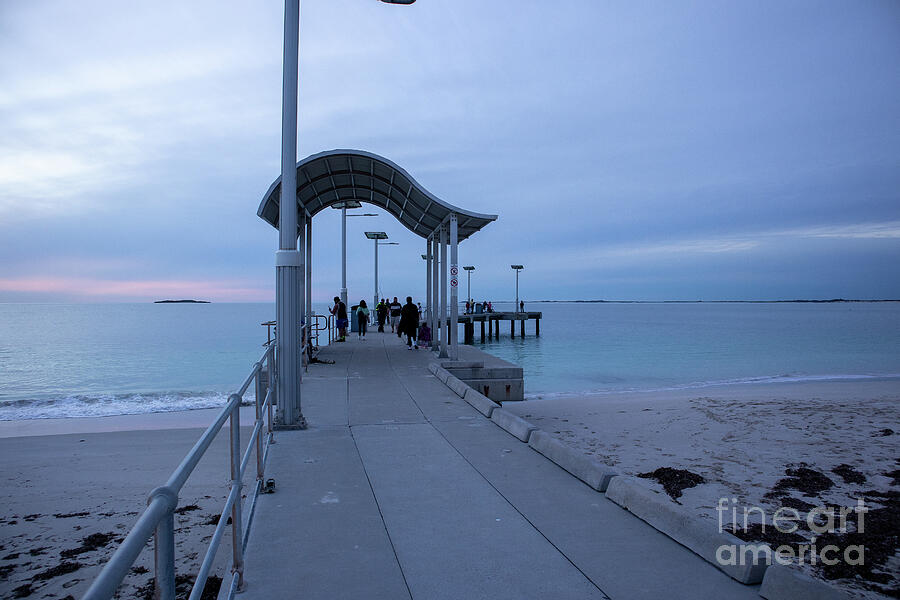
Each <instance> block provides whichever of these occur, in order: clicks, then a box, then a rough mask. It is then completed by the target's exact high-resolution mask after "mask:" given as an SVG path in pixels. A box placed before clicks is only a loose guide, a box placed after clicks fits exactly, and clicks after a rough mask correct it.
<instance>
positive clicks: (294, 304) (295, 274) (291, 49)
mask: <svg viewBox="0 0 900 600" xmlns="http://www.w3.org/2000/svg"><path fill="white" fill-rule="evenodd" d="M299 33H300V0H285V3H284V70H283V73H282V96H281V199H280V209H279V211H278V212H279V215H278V233H279V236H278V238H279V242H278V248H279V250H278V252H277V253H276V255H275V278H276V283H275V318H276V320H277V328H278V335H277V338H276V342H275V344H276V361H277V363H278V369H277V370H278V382H277V385H276V389H277V390H278V424H279V425H281V426H284V427H298V426H299V427H303V426H305V422H304V420H303V414H302V413H301V411H300V372H301V367H300V356H299V353H298V350H299V341H298V339H297V338H298V337H299V336H298V333H299V331H298V330H299V326H300V303H299V298H297V295H296V294H297V291H298V280H300V278H301V275H302V268H303V266H302V262H301V260H300V253H299V252H298V251H297V68H298V64H297V63H298V58H299V57H298V49H299Z"/></svg>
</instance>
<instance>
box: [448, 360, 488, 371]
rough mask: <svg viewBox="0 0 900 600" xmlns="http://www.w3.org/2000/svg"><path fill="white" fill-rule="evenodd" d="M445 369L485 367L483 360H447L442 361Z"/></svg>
mask: <svg viewBox="0 0 900 600" xmlns="http://www.w3.org/2000/svg"><path fill="white" fill-rule="evenodd" d="M441 366H442V367H444V368H445V369H483V368H484V361H483V360H445V361H444V362H442V363H441Z"/></svg>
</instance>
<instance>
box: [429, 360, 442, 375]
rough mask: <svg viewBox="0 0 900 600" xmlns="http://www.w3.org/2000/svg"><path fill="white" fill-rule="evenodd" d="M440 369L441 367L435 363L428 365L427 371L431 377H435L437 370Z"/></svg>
mask: <svg viewBox="0 0 900 600" xmlns="http://www.w3.org/2000/svg"><path fill="white" fill-rule="evenodd" d="M440 368H441V366H440V365H439V364H437V363H428V370H429V371H431V373H432V375H437V372H438V369H440Z"/></svg>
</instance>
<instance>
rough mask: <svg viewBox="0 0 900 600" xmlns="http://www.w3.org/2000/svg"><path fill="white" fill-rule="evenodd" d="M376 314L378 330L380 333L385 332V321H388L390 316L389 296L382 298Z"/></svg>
mask: <svg viewBox="0 0 900 600" xmlns="http://www.w3.org/2000/svg"><path fill="white" fill-rule="evenodd" d="M375 314H376V315H377V316H378V331H379V333H384V323H385V321H387V316H388V302H387V298H382V299H381V302H379V303H378V306H377V307H376V308H375Z"/></svg>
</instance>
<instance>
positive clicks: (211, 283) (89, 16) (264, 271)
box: [0, 0, 900, 302]
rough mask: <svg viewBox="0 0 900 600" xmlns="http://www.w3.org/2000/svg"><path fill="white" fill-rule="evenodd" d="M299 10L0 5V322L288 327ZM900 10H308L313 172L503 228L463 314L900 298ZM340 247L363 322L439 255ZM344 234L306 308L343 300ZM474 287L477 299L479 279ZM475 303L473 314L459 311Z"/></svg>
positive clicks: (327, 246) (233, 4) (390, 225)
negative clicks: (241, 310)
mask: <svg viewBox="0 0 900 600" xmlns="http://www.w3.org/2000/svg"><path fill="white" fill-rule="evenodd" d="M282 27H283V4H281V3H279V2H270V1H262V0H261V1H252V2H251V1H246V0H245V1H242V2H238V1H227V0H226V1H223V0H218V1H216V2H204V1H193V0H192V1H191V2H167V1H162V0H160V1H156V2H149V3H123V2H114V1H108V2H99V1H89V0H86V1H84V2H77V3H75V2H67V1H59V2H48V1H44V0H32V1H28V2H24V1H7V2H0V302H146V301H151V300H157V299H162V298H198V299H205V300H212V301H216V302H271V301H273V300H274V282H275V269H274V251H275V250H276V247H277V243H278V240H277V232H276V231H275V230H274V229H273V228H272V227H271V226H270V225H268V224H266V223H265V222H264V221H262V220H261V219H259V218H258V217H257V216H256V210H257V208H258V205H259V202H260V201H261V199H262V197H263V195H264V193H265V192H266V190H267V189H268V187H269V185H270V184H271V183H272V181H273V180H274V179H275V178H276V177H278V176H279V174H280V144H281V142H280V139H281V138H280V135H281V131H280V130H281V81H282V72H281V69H282V43H281V40H282ZM898 64H900V3H898V2H896V1H895V0H863V1H858V2H846V1H839V2H835V1H827V0H826V1H819V0H816V1H808V2H807V1H801V0H796V1H792V2H783V1H781V0H773V1H761V2H756V1H754V2H750V1H746V2H738V1H728V2H722V1H721V0H710V1H706V2H687V1H685V2H671V1H668V0H661V1H657V2H654V1H641V2H633V1H630V0H629V1H624V0H623V1H618V2H607V1H601V0H563V1H560V2H542V1H537V0H534V1H532V0H524V1H523V0H491V1H490V2H485V1H484V0H453V1H452V2H451V1H449V0H418V1H417V2H416V3H415V4H413V5H412V6H391V5H387V4H383V3H380V2H377V1H375V0H304V1H303V2H302V9H301V20H300V84H299V89H300V91H299V102H298V107H299V117H298V121H299V130H298V159H302V158H303V157H305V156H308V155H310V154H314V153H317V152H320V151H323V150H330V149H334V148H354V149H361V150H367V151H370V152H374V153H376V154H380V155H382V156H385V157H387V158H389V159H391V160H393V161H394V162H396V163H398V164H400V165H401V166H402V167H404V168H405V169H406V170H407V171H409V172H410V173H411V174H412V175H413V176H414V177H415V178H416V180H417V181H418V182H419V183H420V184H422V185H423V186H424V187H425V188H427V189H428V190H429V191H430V192H432V193H433V194H435V195H437V196H438V197H440V198H442V199H443V200H445V201H447V202H449V203H451V204H454V205H457V206H460V207H463V208H466V209H469V210H473V211H476V212H482V213H491V214H498V215H499V219H498V220H497V221H496V222H495V223H492V224H490V225H489V226H487V227H486V228H485V229H484V230H482V231H481V232H479V233H477V234H476V235H474V236H473V237H472V238H471V239H469V240H466V241H465V242H463V243H462V244H461V245H460V249H459V254H460V258H459V261H460V264H461V265H474V266H475V267H476V270H475V271H474V272H473V274H472V295H473V296H474V297H475V298H477V299H479V300H482V299H486V300H492V301H501V300H505V299H510V298H513V297H514V295H515V272H514V271H512V270H511V269H510V264H514V263H518V264H523V265H525V270H524V271H522V273H521V275H520V296H521V297H522V298H524V299H525V300H526V301H536V300H541V299H606V300H651V301H652V300H707V301H709V300H717V299H721V300H753V299H769V300H773V299H793V298H813V299H827V298H839V297H842V298H859V299H876V298H900V268H898V264H900V69H898V68H897V65H898ZM357 212H375V213H378V214H379V216H377V217H356V218H351V219H348V250H347V251H348V287H349V290H350V293H349V295H350V299H351V301H354V302H355V301H356V300H357V298H371V297H372V295H373V293H374V274H373V247H372V242H371V241H369V240H367V239H365V237H364V232H365V231H372V230H377V231H385V232H387V233H388V235H389V236H390V240H391V241H396V242H397V243H398V245H396V246H387V247H384V248H381V249H380V251H379V263H380V270H379V283H380V288H381V289H380V290H379V291H380V293H381V295H385V296H395V295H396V296H400V297H401V298H402V297H403V296H406V295H407V294H411V295H413V296H415V297H417V298H421V297H422V295H423V294H424V289H425V269H424V261H422V259H421V258H420V255H421V254H422V253H423V252H424V251H425V241H424V240H422V239H421V238H419V237H417V236H415V235H413V234H412V233H410V232H409V231H407V230H406V229H405V228H403V227H402V226H401V225H400V224H399V223H397V221H396V220H395V219H394V218H393V217H391V216H390V215H389V214H387V213H386V212H384V211H381V210H379V209H374V210H373V207H371V206H366V205H364V207H363V209H362V210H360V211H357ZM339 215H340V213H339V211H325V212H324V213H321V214H320V215H317V216H316V218H315V219H314V221H313V228H314V233H313V295H314V300H317V301H326V300H328V299H330V298H331V297H332V296H334V295H335V294H336V293H337V292H338V290H339V288H340V271H341V269H340V261H341V259H340V256H341V249H340V216H339ZM462 285H463V286H465V285H466V280H465V279H463V280H462ZM460 296H461V297H465V288H464V287H463V288H462V291H461V294H460Z"/></svg>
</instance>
